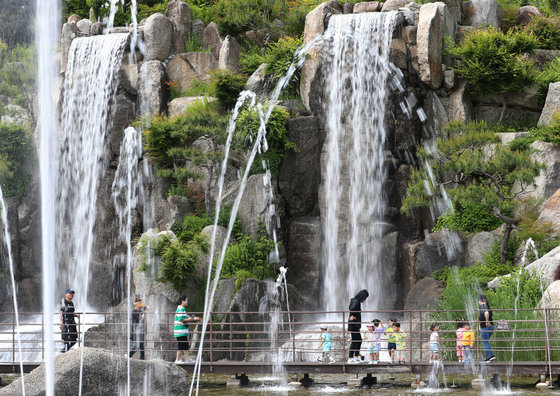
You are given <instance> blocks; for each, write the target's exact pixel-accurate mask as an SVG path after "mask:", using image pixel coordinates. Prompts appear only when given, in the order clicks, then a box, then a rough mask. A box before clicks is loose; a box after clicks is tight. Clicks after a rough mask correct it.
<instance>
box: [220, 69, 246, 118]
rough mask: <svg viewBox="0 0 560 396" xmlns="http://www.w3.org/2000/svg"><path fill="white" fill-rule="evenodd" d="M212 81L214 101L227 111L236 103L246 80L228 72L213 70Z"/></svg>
mask: <svg viewBox="0 0 560 396" xmlns="http://www.w3.org/2000/svg"><path fill="white" fill-rule="evenodd" d="M212 81H213V86H214V94H215V95H216V99H218V102H220V103H221V104H222V105H224V106H225V107H226V108H228V109H229V108H232V107H233V106H234V105H235V103H236V102H237V97H238V96H239V93H240V92H241V91H243V87H244V86H245V82H246V81H247V79H246V78H245V77H244V76H241V75H239V74H235V73H233V72H231V71H229V70H214V71H212Z"/></svg>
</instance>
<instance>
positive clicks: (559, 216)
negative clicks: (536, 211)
mask: <svg viewBox="0 0 560 396" xmlns="http://www.w3.org/2000/svg"><path fill="white" fill-rule="evenodd" d="M539 221H543V222H549V223H552V224H553V225H554V226H555V227H556V230H555V232H554V233H555V234H557V235H558V234H560V189H558V190H556V192H555V193H554V194H553V195H552V196H551V197H550V198H548V199H547V200H546V201H545V203H544V205H543V208H542V211H541V214H540V215H539Z"/></svg>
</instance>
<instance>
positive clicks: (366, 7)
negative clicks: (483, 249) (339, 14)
mask: <svg viewBox="0 0 560 396" xmlns="http://www.w3.org/2000/svg"><path fill="white" fill-rule="evenodd" d="M380 10H381V3H380V2H378V1H366V2H363V3H356V4H354V9H353V12H354V14H359V13H362V12H377V11H380ZM343 12H344V9H343ZM345 14H346V12H345Z"/></svg>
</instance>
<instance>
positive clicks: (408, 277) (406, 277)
mask: <svg viewBox="0 0 560 396" xmlns="http://www.w3.org/2000/svg"><path fill="white" fill-rule="evenodd" d="M421 246H422V242H404V243H403V245H402V248H401V257H402V259H401V284H402V293H403V294H402V295H403V296H405V299H406V296H407V295H408V293H409V292H410V290H412V288H413V287H414V285H415V284H416V282H418V280H419V279H418V278H417V277H416V274H415V273H414V260H415V259H416V256H417V255H418V251H419V250H420V247H421Z"/></svg>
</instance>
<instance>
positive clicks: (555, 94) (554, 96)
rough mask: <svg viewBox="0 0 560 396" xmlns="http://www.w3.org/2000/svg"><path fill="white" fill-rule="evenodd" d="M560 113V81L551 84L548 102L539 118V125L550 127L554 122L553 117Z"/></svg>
mask: <svg viewBox="0 0 560 396" xmlns="http://www.w3.org/2000/svg"><path fill="white" fill-rule="evenodd" d="M559 111H560V81H559V82H553V83H550V85H549V86H548V93H547V94H546V101H545V103H544V108H543V110H542V113H541V116H540V118H539V125H548V124H550V122H551V121H552V116H553V115H554V114H556V113H558V112H559Z"/></svg>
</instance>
